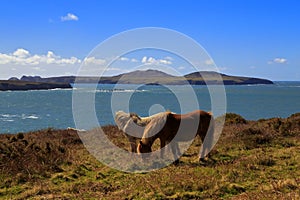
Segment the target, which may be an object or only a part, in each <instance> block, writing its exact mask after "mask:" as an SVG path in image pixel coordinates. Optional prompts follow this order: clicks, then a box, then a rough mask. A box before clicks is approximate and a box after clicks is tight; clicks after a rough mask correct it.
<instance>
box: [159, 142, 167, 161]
mask: <svg viewBox="0 0 300 200" xmlns="http://www.w3.org/2000/svg"><path fill="white" fill-rule="evenodd" d="M165 146H166V141H165V140H162V139H160V158H163V157H164V154H165Z"/></svg>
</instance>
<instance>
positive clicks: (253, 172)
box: [0, 114, 300, 199]
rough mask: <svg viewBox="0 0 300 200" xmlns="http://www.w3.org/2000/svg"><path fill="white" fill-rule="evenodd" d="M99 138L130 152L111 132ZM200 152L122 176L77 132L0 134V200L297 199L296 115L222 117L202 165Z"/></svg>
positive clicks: (299, 128)
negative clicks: (98, 157) (254, 118)
mask: <svg viewBox="0 0 300 200" xmlns="http://www.w3.org/2000/svg"><path fill="white" fill-rule="evenodd" d="M103 130H104V132H105V133H106V134H107V136H108V137H109V138H110V140H111V141H113V143H115V144H116V145H118V146H119V147H121V148H124V149H127V150H129V149H130V148H129V146H130V145H129V143H128V141H127V140H126V138H125V136H124V135H123V134H122V132H121V131H119V130H118V128H117V127H116V126H113V125H108V126H105V127H103ZM156 146H158V145H156ZM200 146H201V141H200V139H199V138H197V139H196V140H195V141H194V142H193V144H192V145H191V147H190V148H189V149H188V150H187V152H185V153H184V155H183V156H182V157H181V158H180V162H179V164H178V165H174V164H171V165H169V166H167V167H165V168H162V169H160V170H156V171H152V172H149V173H125V172H120V171H117V170H115V169H111V168H109V167H107V166H105V165H104V164H102V163H100V162H99V161H97V160H96V159H95V158H94V157H93V156H92V155H91V154H89V152H88V151H87V150H86V149H85V147H84V145H83V144H82V142H81V140H80V138H79V137H78V134H77V132H76V131H74V130H55V129H51V128H48V129H45V130H39V131H34V132H29V133H17V134H0V199H300V114H294V115H291V116H290V117H288V118H286V119H282V118H272V119H261V120H258V121H248V120H245V119H244V118H242V117H241V116H239V115H236V114H227V117H226V123H225V126H224V129H223V132H222V134H221V136H220V139H219V140H218V142H217V144H216V146H215V147H214V148H213V150H212V151H211V153H210V157H209V159H208V160H207V161H206V162H205V163H198V153H199V149H200ZM156 148H157V147H156Z"/></svg>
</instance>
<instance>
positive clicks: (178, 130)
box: [137, 110, 214, 160]
mask: <svg viewBox="0 0 300 200" xmlns="http://www.w3.org/2000/svg"><path fill="white" fill-rule="evenodd" d="M164 115H165V117H164V118H165V119H163V118H161V119H159V118H153V119H152V120H151V121H150V122H149V123H148V124H147V125H146V127H145V130H144V134H143V136H142V139H141V141H140V143H139V144H138V147H137V152H138V153H149V152H151V146H152V144H153V143H154V141H155V140H156V139H157V138H159V139H160V142H161V148H163V147H164V146H165V145H167V144H168V143H170V142H171V141H172V140H173V139H174V141H172V142H171V143H170V144H171V145H170V146H171V149H172V153H173V156H174V158H175V160H177V159H178V158H179V156H180V152H179V148H178V142H180V141H183V142H184V141H192V140H193V139H194V138H195V137H196V136H197V135H199V136H200V138H201V141H202V144H204V145H202V148H203V149H202V151H201V155H200V157H199V160H200V159H201V160H202V158H204V156H205V155H206V153H208V151H209V150H210V148H211V146H212V143H213V133H214V118H213V116H212V114H211V113H210V112H205V111H202V110H195V111H193V112H190V113H187V114H183V115H181V114H174V113H171V112H165V114H164ZM161 116H162V115H160V116H158V117H161ZM206 136H208V137H207V139H205V138H206ZM204 140H205V142H204ZM204 148H205V149H204ZM161 153H163V152H161Z"/></svg>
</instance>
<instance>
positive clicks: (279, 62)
mask: <svg viewBox="0 0 300 200" xmlns="http://www.w3.org/2000/svg"><path fill="white" fill-rule="evenodd" d="M273 63H276V64H286V63H287V59H286V58H274V59H273V60H272V61H269V62H268V64H273Z"/></svg>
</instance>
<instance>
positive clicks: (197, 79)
mask: <svg viewBox="0 0 300 200" xmlns="http://www.w3.org/2000/svg"><path fill="white" fill-rule="evenodd" d="M220 76H221V77H222V79H223V81H222V80H220V78H219V77H220ZM14 80H15V78H14ZM20 80H21V81H30V82H46V83H74V82H75V81H76V83H101V84H116V83H120V84H153V85H156V84H166V85H167V84H170V85H182V84H186V83H187V82H188V83H189V84H192V85H205V84H214V85H220V84H225V85H246V84H273V82H272V81H270V80H267V79H261V78H253V77H240V76H230V75H226V74H222V73H218V72H212V71H201V72H193V73H190V74H186V75H185V76H173V75H170V74H167V73H165V72H162V71H158V70H152V69H149V70H136V71H133V72H129V73H123V74H119V75H116V76H105V77H101V78H100V79H99V77H93V76H79V77H75V76H61V77H49V78H42V77H39V76H23V77H22V78H21V79H20Z"/></svg>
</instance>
